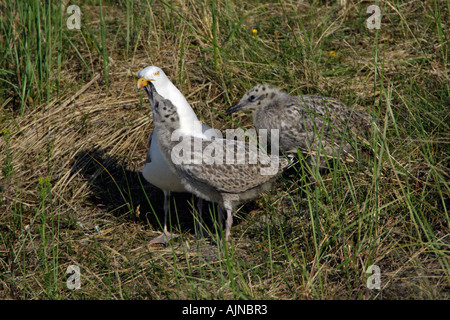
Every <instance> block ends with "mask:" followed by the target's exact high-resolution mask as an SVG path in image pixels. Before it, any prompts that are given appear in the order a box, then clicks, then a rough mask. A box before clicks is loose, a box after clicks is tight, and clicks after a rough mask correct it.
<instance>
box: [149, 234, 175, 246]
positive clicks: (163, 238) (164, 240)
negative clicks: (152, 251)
mask: <svg viewBox="0 0 450 320" xmlns="http://www.w3.org/2000/svg"><path fill="white" fill-rule="evenodd" d="M178 237H179V235H178V234H174V233H163V234H161V235H160V236H159V237H157V238H155V239H153V240H152V241H150V244H163V245H165V246H166V245H168V244H169V241H170V240H172V239H175V238H178Z"/></svg>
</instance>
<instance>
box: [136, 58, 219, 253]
mask: <svg viewBox="0 0 450 320" xmlns="http://www.w3.org/2000/svg"><path fill="white" fill-rule="evenodd" d="M150 82H151V84H153V86H154V87H155V89H156V91H157V92H158V94H160V95H161V96H162V97H164V98H165V99H167V100H169V101H170V102H172V103H173V105H174V106H175V107H176V109H177V112H178V114H179V116H180V130H181V131H182V133H183V134H186V135H190V136H195V137H199V138H203V139H211V138H212V137H214V136H216V133H215V131H214V130H213V129H211V127H209V126H207V125H204V124H202V123H201V122H200V121H199V120H198V118H197V116H196V114H195V112H194V110H192V108H191V106H190V105H189V103H188V102H187V100H186V98H185V97H184V96H183V94H182V93H181V92H180V90H178V89H177V87H175V86H174V84H173V83H172V82H171V81H170V80H169V78H168V77H167V76H166V74H165V73H164V71H163V70H161V68H158V67H156V66H149V67H146V68H144V69H142V70H141V71H139V73H138V83H137V86H138V88H139V89H141V88H144V90H145V92H146V93H147V96H148V97H149V101H151V99H150V98H151V91H150ZM157 134H158V131H157V130H156V129H155V130H154V131H153V132H152V133H151V134H150V138H149V150H148V152H147V159H146V163H145V167H144V169H143V170H142V175H143V176H144V178H145V180H147V181H148V182H150V183H151V184H153V185H154V186H156V187H158V188H159V189H161V190H162V191H163V193H164V230H163V234H162V235H160V236H159V237H157V238H155V239H153V240H152V241H150V243H151V244H159V243H161V244H164V245H166V244H167V243H168V241H169V240H171V239H173V238H176V237H177V236H178V235H176V234H172V233H170V232H169V231H168V229H167V217H168V213H169V204H170V201H169V200H170V194H171V193H172V192H188V191H187V190H186V189H185V188H184V186H183V184H182V183H181V180H180V177H179V176H178V175H177V174H176V173H175V172H174V171H172V170H171V169H170V168H169V166H168V165H167V162H166V160H165V159H164V157H163V155H162V153H161V148H160V145H159V143H158V139H155V135H157ZM202 205H203V200H202V199H201V198H200V199H199V201H198V209H199V213H200V216H201V215H202Z"/></svg>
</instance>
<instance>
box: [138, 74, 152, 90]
mask: <svg viewBox="0 0 450 320" xmlns="http://www.w3.org/2000/svg"><path fill="white" fill-rule="evenodd" d="M149 81H155V80H153V79H145V78H144V77H142V78H139V79H138V82H137V87H138V89H141V88H143V87H145V86H146V85H148V82H149Z"/></svg>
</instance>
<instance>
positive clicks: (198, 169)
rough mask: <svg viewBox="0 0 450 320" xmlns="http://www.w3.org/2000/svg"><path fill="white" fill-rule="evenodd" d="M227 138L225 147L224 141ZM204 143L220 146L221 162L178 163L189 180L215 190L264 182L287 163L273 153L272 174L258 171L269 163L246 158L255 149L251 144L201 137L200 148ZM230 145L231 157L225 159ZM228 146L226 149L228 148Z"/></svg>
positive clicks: (242, 188)
mask: <svg viewBox="0 0 450 320" xmlns="http://www.w3.org/2000/svg"><path fill="white" fill-rule="evenodd" d="M226 141H228V147H227V142H226ZM207 145H210V146H211V147H216V148H222V152H223V157H222V160H223V162H222V163H220V162H213V163H210V164H205V163H203V164H187V165H183V166H180V168H179V169H180V170H181V171H182V173H183V175H186V176H187V178H188V179H191V180H193V181H196V182H199V183H202V184H207V185H209V186H210V187H212V188H214V189H216V190H217V191H219V192H228V193H240V192H244V191H247V190H250V189H253V188H256V187H257V186H259V185H261V184H264V183H265V182H267V181H268V180H270V179H272V178H273V177H274V176H275V175H276V174H278V173H279V172H280V169H279V168H280V167H284V166H286V164H287V160H286V159H284V158H280V157H275V158H277V159H275V158H274V159H272V160H278V161H279V165H278V167H277V168H276V171H275V172H273V174H262V171H261V168H267V167H270V165H271V163H270V162H269V163H267V164H263V163H261V161H260V160H259V157H258V160H257V161H256V163H251V162H250V161H249V154H250V153H251V152H255V151H256V152H258V151H257V150H258V149H257V148H256V146H251V145H249V144H246V143H244V142H242V141H235V140H224V139H217V140H214V141H204V142H203V150H204V149H205V147H206V146H207ZM228 148H233V151H234V161H232V162H231V163H227V162H226V160H227V159H226V156H225V155H226V150H227V149H228ZM228 150H229V149H228Z"/></svg>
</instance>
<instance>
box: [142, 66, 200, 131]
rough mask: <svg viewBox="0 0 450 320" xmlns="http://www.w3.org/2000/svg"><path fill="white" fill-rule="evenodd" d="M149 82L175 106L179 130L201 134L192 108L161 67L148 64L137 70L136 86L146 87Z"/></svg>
mask: <svg viewBox="0 0 450 320" xmlns="http://www.w3.org/2000/svg"><path fill="white" fill-rule="evenodd" d="M149 82H151V83H152V84H153V86H154V87H155V89H156V91H157V92H158V94H159V95H161V96H162V97H163V98H164V99H167V100H169V101H170V102H171V103H172V104H173V105H174V106H175V107H176V109H177V113H178V115H179V117H180V130H181V131H183V132H186V133H189V134H192V135H202V126H201V123H200V122H199V121H198V118H197V116H196V114H195V112H194V110H192V108H191V106H190V105H189V103H188V102H187V100H186V98H185V97H184V96H183V94H182V93H181V92H180V90H178V89H177V87H175V86H174V84H173V83H172V82H171V81H170V80H169V78H167V76H166V74H165V73H164V71H162V70H161V68H158V67H155V66H149V67H146V68H144V69H142V70H141V71H139V73H138V83H137V86H138V88H139V89H140V88H144V87H146V86H147V85H148V84H149Z"/></svg>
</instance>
